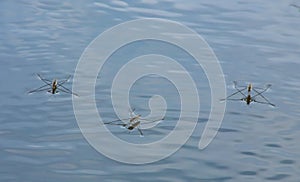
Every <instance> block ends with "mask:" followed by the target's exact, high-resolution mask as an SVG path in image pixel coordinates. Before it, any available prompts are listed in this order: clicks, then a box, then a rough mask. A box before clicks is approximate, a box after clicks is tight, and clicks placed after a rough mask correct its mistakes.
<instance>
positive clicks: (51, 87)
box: [28, 74, 78, 96]
mask: <svg viewBox="0 0 300 182" xmlns="http://www.w3.org/2000/svg"><path fill="white" fill-rule="evenodd" d="M36 75H37V76H38V78H39V79H40V80H41V81H43V82H44V83H45V85H42V86H40V87H39V88H36V89H34V90H31V91H29V92H28V93H29V94H31V93H34V92H42V91H48V92H49V93H51V94H56V93H58V92H59V91H61V92H65V93H69V94H73V95H76V96H78V94H76V93H74V92H72V91H71V90H69V89H68V88H66V87H64V86H63V84H64V83H66V82H67V81H69V79H70V77H71V75H70V76H68V77H67V78H66V79H64V80H61V81H58V80H57V79H54V80H53V81H50V80H48V79H45V78H43V77H42V76H41V75H40V74H36Z"/></svg>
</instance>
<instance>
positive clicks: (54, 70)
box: [0, 0, 300, 181]
mask: <svg viewBox="0 0 300 182" xmlns="http://www.w3.org/2000/svg"><path fill="white" fill-rule="evenodd" d="M290 3H295V2H293V1H272V2H271V1H270V2H267V1H265V2H262V1H258V0H254V1H253V0H245V1H231V2H228V1H227V2H223V1H212V2H207V1H196V0H194V1H183V0H163V1H156V0H139V1H137V2H135V3H132V2H124V1H110V2H106V1H103V2H101V1H92V0H88V1H76V2H75V1H74V2H73V1H64V2H63V3H61V2H60V1H31V2H28V1H18V2H15V1H1V2H0V6H1V11H0V26H1V27H0V35H1V36H0V39H1V43H0V60H1V62H0V84H1V89H0V100H1V102H0V104H1V110H0V156H1V158H0V164H1V166H0V181H41V180H42V181H84V180H88V181H111V180H113V181H141V180H146V181H193V180H194V181H201V180H203V181H253V180H255V181H299V178H300V175H299V171H300V146H299V142H298V139H299V138H300V122H299V118H300V114H299V109H300V104H299V100H300V96H299V94H298V93H299V91H300V82H299V80H300V74H299V68H300V65H299V60H298V59H299V54H300V51H299V47H300V39H299V37H300V21H299V19H300V11H299V10H298V9H297V8H295V7H292V6H290ZM143 17H155V18H165V19H169V20H173V21H178V22H180V23H183V24H184V25H186V26H188V27H190V28H191V29H193V30H195V31H196V32H197V33H199V34H200V35H202V36H203V37H204V38H205V40H206V41H207V42H208V43H209V44H210V46H211V47H212V49H213V50H214V51H215V53H216V55H217V56H218V58H219V60H220V62H221V65H222V68H223V72H224V74H225V78H226V82H227V85H228V88H227V92H228V93H232V92H234V91H235V90H234V89H233V88H232V81H233V80H244V81H247V82H252V83H253V84H254V85H259V86H263V85H264V84H265V83H271V84H272V88H271V90H270V91H268V92H267V93H266V94H265V96H266V97H268V98H269V99H270V100H271V101H272V102H273V103H275V104H276V106H277V107H276V108H271V107H268V106H266V105H259V104H255V103H254V104H252V105H250V106H246V105H245V103H240V102H228V103H227V108H226V114H225V118H224V120H223V123H222V127H221V129H220V130H219V133H218V135H217V137H216V138H215V139H214V140H213V142H212V143H211V144H210V145H209V146H208V148H206V149H205V150H203V151H200V150H198V147H197V145H198V141H199V138H200V135H201V133H202V130H203V126H204V124H205V123H206V121H207V117H208V114H209V110H210V104H209V103H210V99H209V97H210V90H209V86H208V81H207V79H206V77H205V74H204V72H203V71H202V70H201V68H199V67H195V66H194V64H195V62H193V60H192V58H191V57H189V56H188V55H186V53H184V52H183V51H181V52H180V50H179V51H178V50H177V49H178V48H176V47H172V46H171V45H164V44H163V43H159V42H155V41H154V42H151V41H148V42H140V43H139V42H137V43H134V44H130V45H128V46H126V47H124V48H122V49H120V50H119V52H116V53H115V54H114V55H113V56H112V57H111V59H115V60H116V62H117V63H118V60H119V62H120V64H121V61H124V60H126V61H128V60H130V59H132V58H134V57H136V56H139V55H143V54H149V53H158V54H159V53H160V54H166V55H167V56H170V57H172V58H174V59H177V60H179V62H180V63H181V64H183V65H184V66H185V67H186V69H188V70H189V71H190V74H191V75H192V76H193V77H194V79H195V82H196V83H197V88H198V89H199V91H200V92H201V94H200V99H201V111H200V113H201V116H200V119H199V124H198V125H197V127H196V129H195V131H194V133H193V135H192V137H191V138H190V139H189V140H188V142H187V143H186V144H185V145H184V146H183V147H182V148H181V149H180V150H179V151H178V152H176V153H175V154H174V155H172V156H170V157H169V158H166V159H164V160H161V161H159V162H156V163H152V164H148V165H127V164H123V163H119V162H116V161H113V160H111V159H108V158H106V157H105V156H103V155H102V154H100V153H98V152H97V151H96V150H95V149H94V148H92V147H91V146H90V145H89V144H88V143H87V142H86V140H85V139H84V138H83V136H82V134H81V132H80V130H79V128H78V125H77V123H76V119H75V117H74V113H73V107H72V98H71V95H69V94H65V93H61V94H57V95H50V94H46V93H43V92H42V93H36V94H31V95H28V94H27V92H28V91H29V90H30V89H32V88H36V87H38V86H40V85H41V84H42V82H41V81H40V80H38V79H37V78H36V76H35V73H40V74H42V75H43V76H44V77H46V78H48V79H53V78H59V79H63V78H65V77H66V76H68V75H73V73H74V70H75V68H76V64H77V62H78V59H79V58H80V55H81V54H82V52H83V51H84V49H85V48H86V46H87V45H88V44H89V43H90V42H91V41H92V40H93V39H94V38H95V37H96V36H98V35H99V34H100V33H102V32H103V31H105V30H106V29H108V28H110V27H112V26H114V25H117V24H119V23H122V22H125V21H128V20H133V19H136V18H143ZM119 66H120V65H118V64H116V65H115V67H114V65H109V64H108V65H106V66H105V69H104V70H103V72H102V73H101V74H100V76H102V77H104V78H107V79H103V82H97V86H96V92H97V95H96V98H97V99H98V100H99V104H98V108H99V110H100V112H101V114H102V115H103V117H104V118H105V119H107V120H112V119H115V117H116V116H115V114H114V112H113V109H112V108H111V101H110V100H109V99H110V95H109V94H110V91H109V88H110V86H111V85H110V82H111V79H112V78H113V77H114V74H115V73H116V71H117V69H118V67H119ZM153 85H156V87H154V86H153ZM65 86H66V87H68V88H71V87H72V82H68V83H66V84H65ZM157 88H163V89H157ZM130 94H131V103H132V106H133V107H135V108H137V110H138V112H139V113H141V114H142V115H146V114H148V113H149V108H148V105H147V104H148V100H149V98H150V97H151V96H152V95H154V94H160V95H162V96H165V97H166V101H167V102H168V110H167V113H166V114H167V115H166V121H164V122H162V123H161V124H160V125H158V126H156V127H155V128H152V129H149V130H145V131H144V133H145V137H144V138H141V137H139V135H138V133H137V132H132V133H130V134H129V133H128V132H126V131H125V130H122V129H120V128H115V127H112V128H111V129H112V131H113V132H114V133H116V135H118V136H119V137H120V138H124V139H126V140H134V141H136V142H143V140H147V141H155V140H157V139H159V138H161V137H163V136H164V135H165V134H167V133H168V132H169V131H170V130H172V128H173V127H174V122H176V119H177V118H178V112H179V110H180V102H179V99H178V93H177V92H176V89H175V88H174V87H173V86H172V84H170V82H168V81H166V80H164V79H161V78H156V77H146V78H144V79H141V80H139V81H138V82H137V83H136V85H134V87H133V88H132V91H131V93H130ZM116 150H118V149H116Z"/></svg>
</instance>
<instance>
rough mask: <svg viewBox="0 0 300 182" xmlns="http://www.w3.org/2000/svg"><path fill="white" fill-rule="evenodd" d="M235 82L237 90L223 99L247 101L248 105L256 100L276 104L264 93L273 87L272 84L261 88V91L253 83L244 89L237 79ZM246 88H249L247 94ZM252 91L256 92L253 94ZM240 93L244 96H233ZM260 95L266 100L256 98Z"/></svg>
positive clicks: (261, 102)
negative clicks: (238, 85) (239, 86)
mask: <svg viewBox="0 0 300 182" xmlns="http://www.w3.org/2000/svg"><path fill="white" fill-rule="evenodd" d="M233 84H234V88H235V89H236V90H237V91H236V92H234V93H233V94H231V95H229V96H228V97H226V98H225V99H221V101H224V100H233V101H245V102H246V103H247V105H250V103H251V102H256V103H260V104H268V105H271V106H273V107H275V104H272V103H271V102H270V101H269V100H268V99H267V98H266V97H265V96H263V95H262V93H264V92H266V91H267V90H268V89H269V88H270V87H271V84H267V85H266V86H265V88H262V89H261V91H258V90H257V89H255V88H253V86H252V84H251V83H250V84H249V85H248V86H246V87H242V89H240V88H238V87H237V82H236V81H234V82H233ZM244 90H247V94H245V93H243V91H244ZM251 91H254V92H255V94H254V95H253V96H252V95H251ZM238 93H240V94H241V95H242V96H243V97H242V98H232V96H234V95H236V94H238ZM258 96H260V97H261V98H262V99H263V100H264V101H258V100H257V99H256V98H257V97H258Z"/></svg>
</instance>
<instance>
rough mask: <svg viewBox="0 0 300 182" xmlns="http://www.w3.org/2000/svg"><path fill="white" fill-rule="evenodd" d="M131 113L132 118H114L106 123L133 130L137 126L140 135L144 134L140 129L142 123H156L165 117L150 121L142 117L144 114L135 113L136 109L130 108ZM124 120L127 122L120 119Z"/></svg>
mask: <svg viewBox="0 0 300 182" xmlns="http://www.w3.org/2000/svg"><path fill="white" fill-rule="evenodd" d="M129 114H130V118H126V119H117V120H114V121H110V122H106V123H104V124H107V125H119V126H122V127H125V128H126V129H128V130H133V129H135V128H137V130H138V131H139V133H140V135H141V136H144V134H143V132H142V130H141V129H140V125H141V124H149V123H154V122H159V121H162V120H164V118H161V119H156V120H150V121H149V120H146V119H143V118H141V117H142V116H141V115H140V114H135V113H134V109H133V110H130V113H129ZM124 120H125V121H126V122H122V123H120V121H124Z"/></svg>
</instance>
